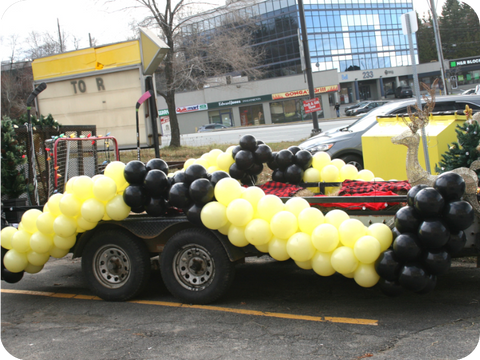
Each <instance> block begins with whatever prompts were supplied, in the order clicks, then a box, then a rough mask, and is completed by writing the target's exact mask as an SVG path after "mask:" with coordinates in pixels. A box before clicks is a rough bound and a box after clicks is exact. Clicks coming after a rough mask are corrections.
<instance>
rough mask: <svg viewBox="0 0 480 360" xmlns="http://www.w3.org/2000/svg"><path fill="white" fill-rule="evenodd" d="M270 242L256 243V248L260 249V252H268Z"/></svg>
mask: <svg viewBox="0 0 480 360" xmlns="http://www.w3.org/2000/svg"><path fill="white" fill-rule="evenodd" d="M269 243H270V242H268V243H266V244H262V245H255V248H256V249H257V250H258V251H260V252H263V253H268V244H269Z"/></svg>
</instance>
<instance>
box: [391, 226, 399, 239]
mask: <svg viewBox="0 0 480 360" xmlns="http://www.w3.org/2000/svg"><path fill="white" fill-rule="evenodd" d="M400 234H401V232H400V231H398V229H397V228H396V227H394V228H393V229H392V236H393V239H392V240H395V239H396V238H397V236H398V235H400Z"/></svg>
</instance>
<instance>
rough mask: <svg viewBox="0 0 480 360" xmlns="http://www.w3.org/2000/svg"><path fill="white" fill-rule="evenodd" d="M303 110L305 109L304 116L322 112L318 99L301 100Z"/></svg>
mask: <svg viewBox="0 0 480 360" xmlns="http://www.w3.org/2000/svg"><path fill="white" fill-rule="evenodd" d="M303 108H304V109H305V114H309V113H312V112H315V111H320V110H322V106H321V105H320V101H319V100H318V98H314V99H310V100H303Z"/></svg>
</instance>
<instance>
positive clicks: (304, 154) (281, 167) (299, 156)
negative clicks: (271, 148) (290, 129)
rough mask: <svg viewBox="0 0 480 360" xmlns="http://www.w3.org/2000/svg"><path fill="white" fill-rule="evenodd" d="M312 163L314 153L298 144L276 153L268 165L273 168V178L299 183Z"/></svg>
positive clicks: (289, 182) (274, 179) (283, 181)
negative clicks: (302, 148)
mask: <svg viewBox="0 0 480 360" xmlns="http://www.w3.org/2000/svg"><path fill="white" fill-rule="evenodd" d="M311 165H312V154H311V153H310V152H309V151H307V150H301V149H300V148H299V147H298V146H290V147H289V148H288V149H284V150H280V151H279V152H276V153H274V157H273V159H272V161H270V162H269V163H268V164H267V166H268V167H269V168H270V169H272V170H273V173H272V180H273V181H278V182H282V183H288V184H294V185H298V184H300V183H301V182H302V179H303V176H304V173H305V171H306V170H307V169H308V168H310V166H311Z"/></svg>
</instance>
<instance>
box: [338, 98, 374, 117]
mask: <svg viewBox="0 0 480 360" xmlns="http://www.w3.org/2000/svg"><path fill="white" fill-rule="evenodd" d="M368 103H369V101H360V102H359V103H356V104H353V105H350V106H347V107H345V108H344V109H343V110H344V111H345V114H346V115H348V113H347V111H349V110H352V109H355V108H357V107H359V106H363V105H365V104H368Z"/></svg>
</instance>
